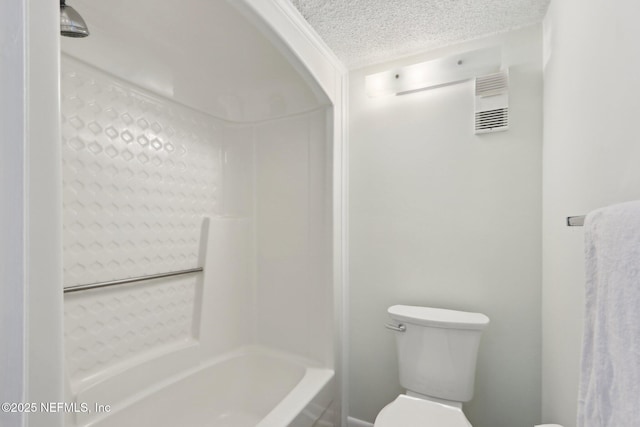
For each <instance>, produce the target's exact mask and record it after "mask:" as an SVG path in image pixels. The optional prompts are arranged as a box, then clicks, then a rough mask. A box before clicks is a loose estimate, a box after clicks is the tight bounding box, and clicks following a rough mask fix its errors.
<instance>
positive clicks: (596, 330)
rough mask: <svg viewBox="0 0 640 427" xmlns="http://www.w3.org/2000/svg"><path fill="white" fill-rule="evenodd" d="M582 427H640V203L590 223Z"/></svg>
mask: <svg viewBox="0 0 640 427" xmlns="http://www.w3.org/2000/svg"><path fill="white" fill-rule="evenodd" d="M584 225H585V244H586V247H585V252H586V273H587V274H586V279H587V281H586V306H585V331H584V340H583V347H582V365H581V372H580V388H579V396H578V427H638V426H640V202H637V201H636V202H628V203H622V204H619V205H614V206H610V207H607V208H603V209H599V210H597V211H594V212H592V213H590V214H589V215H587V218H586V220H585V224H584Z"/></svg>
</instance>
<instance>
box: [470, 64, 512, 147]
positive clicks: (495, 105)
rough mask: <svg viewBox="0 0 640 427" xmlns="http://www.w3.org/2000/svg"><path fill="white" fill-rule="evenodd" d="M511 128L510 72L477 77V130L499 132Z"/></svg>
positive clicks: (478, 131)
mask: <svg viewBox="0 0 640 427" xmlns="http://www.w3.org/2000/svg"><path fill="white" fill-rule="evenodd" d="M507 129H509V72H508V71H506V70H505V71H501V72H499V73H496V74H489V75H487V76H482V77H477V78H476V117H475V131H476V134H479V133H489V132H499V131H505V130H507Z"/></svg>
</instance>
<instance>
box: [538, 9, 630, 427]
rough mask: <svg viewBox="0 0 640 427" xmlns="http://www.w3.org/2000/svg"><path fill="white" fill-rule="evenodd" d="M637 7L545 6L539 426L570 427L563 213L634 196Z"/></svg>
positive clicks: (568, 236) (578, 283) (571, 236)
mask: <svg viewBox="0 0 640 427" xmlns="http://www.w3.org/2000/svg"><path fill="white" fill-rule="evenodd" d="M639 13H640V5H638V4H637V3H636V2H632V1H622V2H616V4H615V5H612V4H610V3H603V2H581V1H577V0H563V1H552V3H551V6H550V8H549V10H548V12H547V17H546V20H545V30H544V33H545V36H544V39H545V43H544V45H545V53H544V57H545V62H546V65H545V67H544V181H543V193H544V203H543V204H544V234H543V236H544V237H543V259H544V274H543V310H542V318H543V368H542V378H543V384H542V392H543V393H542V396H543V400H542V403H543V405H542V413H543V420H544V421H547V422H555V423H561V424H563V425H564V426H565V427H573V426H575V425H576V407H577V390H578V379H579V375H578V374H579V360H580V351H581V340H582V322H583V302H584V290H583V289H584V265H583V260H584V248H583V231H582V229H581V228H577V227H576V228H569V227H566V226H565V225H564V224H565V223H564V221H565V218H566V217H567V216H570V215H581V214H586V213H588V212H589V211H590V210H592V209H595V208H599V207H603V206H606V205H609V204H612V203H618V202H623V201H628V200H634V199H638V198H640V185H638V183H640V168H639V167H638V159H639V158H640V144H638V141H637V139H638V138H637V133H638V130H637V128H636V124H637V121H638V117H639V116H640V97H638V94H640V80H639V79H638V76H639V75H640V55H639V54H638V46H637V40H638V39H639V38H640V27H638V24H637V17H638V14H639Z"/></svg>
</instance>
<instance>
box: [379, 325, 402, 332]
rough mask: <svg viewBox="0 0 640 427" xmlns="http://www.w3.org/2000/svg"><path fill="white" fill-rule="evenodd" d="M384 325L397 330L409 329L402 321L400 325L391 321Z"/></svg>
mask: <svg viewBox="0 0 640 427" xmlns="http://www.w3.org/2000/svg"><path fill="white" fill-rule="evenodd" d="M384 327H385V328H387V329H391V330H392V331H396V332H404V331H406V330H407V327H406V326H404V325H403V324H402V323H399V324H398V326H396V325H393V324H391V323H387V324H386V325H384Z"/></svg>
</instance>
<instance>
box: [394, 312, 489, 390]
mask: <svg viewBox="0 0 640 427" xmlns="http://www.w3.org/2000/svg"><path fill="white" fill-rule="evenodd" d="M388 313H389V316H390V317H391V319H393V321H394V323H395V326H399V325H403V326H404V328H403V327H402V326H401V327H400V328H399V329H404V332H402V331H397V332H395V335H396V344H397V347H398V364H399V369H400V384H401V385H402V387H404V388H405V389H406V390H408V391H411V392H414V393H419V394H422V395H426V396H430V397H435V398H438V399H445V400H450V401H454V402H467V401H469V400H471V398H472V397H473V386H474V381H475V373H476V359H477V356H478V347H479V345H480V336H481V335H482V331H483V329H484V328H485V327H486V326H487V325H488V324H489V318H488V317H487V316H485V315H484V314H481V313H468V312H464V311H455V310H445V309H441V308H430V307H415V306H407V305H394V306H392V307H389V309H388Z"/></svg>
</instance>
